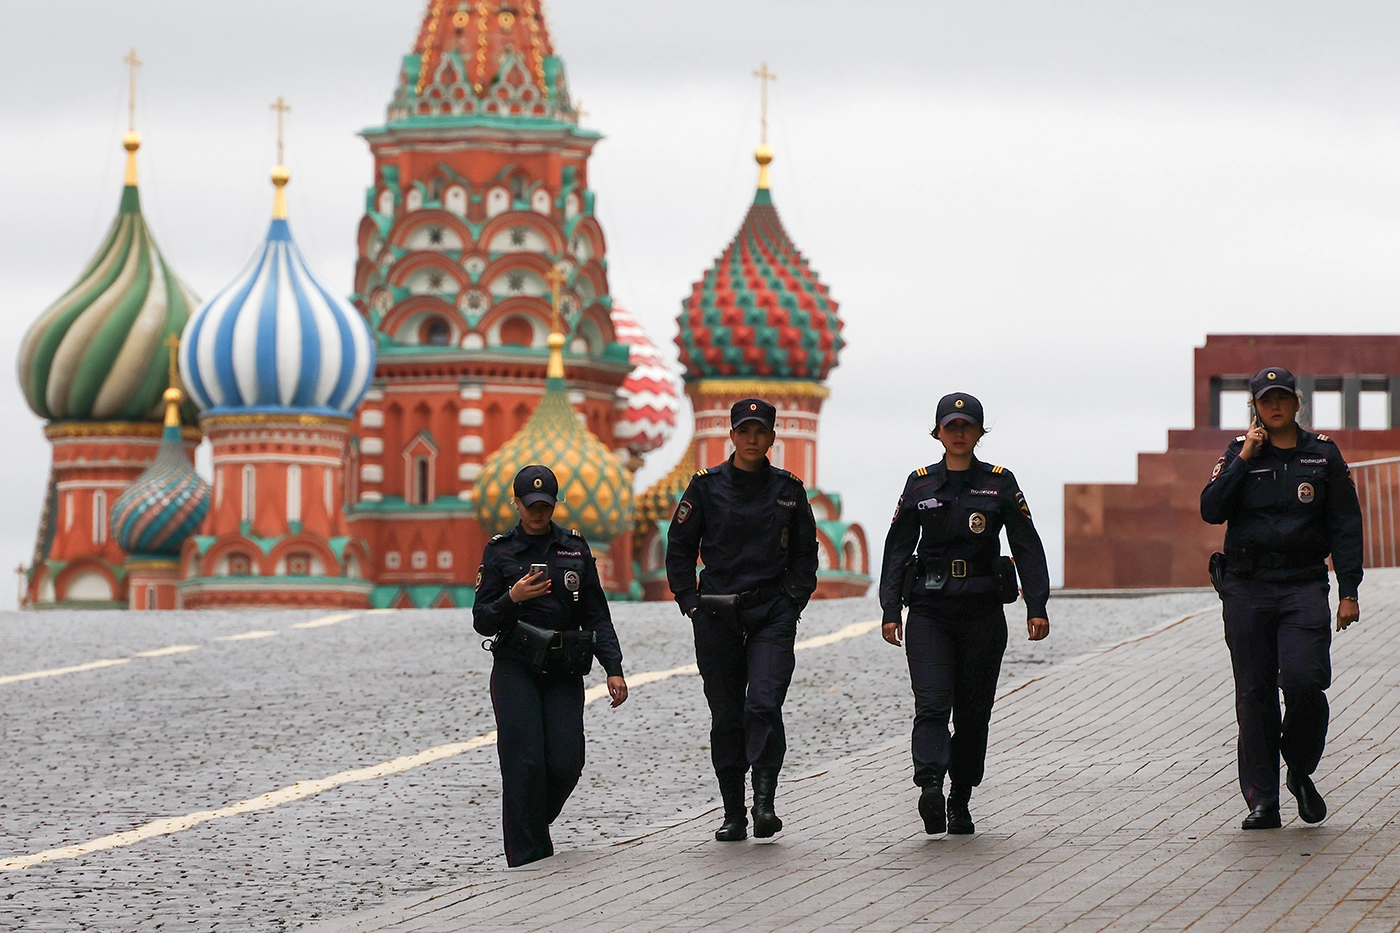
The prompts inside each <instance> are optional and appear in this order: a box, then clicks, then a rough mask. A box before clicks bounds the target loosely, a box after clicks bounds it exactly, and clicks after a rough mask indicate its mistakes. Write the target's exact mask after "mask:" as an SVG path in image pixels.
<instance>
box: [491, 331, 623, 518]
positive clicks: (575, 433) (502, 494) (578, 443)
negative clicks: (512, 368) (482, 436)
mask: <svg viewBox="0 0 1400 933" xmlns="http://www.w3.org/2000/svg"><path fill="white" fill-rule="evenodd" d="M563 346H564V336H563V334H560V333H559V332H558V331H557V330H556V331H555V332H554V333H553V334H550V335H549V350H550V353H549V371H548V378H547V379H546V380H545V392H544V397H543V398H541V399H540V404H539V407H538V408H536V409H535V413H534V414H533V415H531V416H530V420H529V421H527V422H525V426H524V427H522V428H521V429H520V430H519V431H518V432H516V434H515V436H514V437H512V438H511V439H510V440H508V441H506V443H505V444H504V445H502V446H501V447H500V448H499V449H498V450H496V452H495V453H493V454H491V456H489V457H487V458H486V462H485V463H484V464H482V467H481V475H480V476H479V477H478V478H477V481H476V520H477V521H478V522H479V523H480V524H481V527H482V528H483V529H485V530H486V532H487V533H488V534H501V533H503V532H506V531H509V530H510V529H511V528H513V527H515V523H516V521H517V520H518V516H517V515H516V512H515V506H514V503H513V502H512V501H511V500H512V498H513V496H514V492H513V490H512V484H513V483H514V481H515V474H516V473H518V472H520V470H521V469H522V468H523V467H526V466H529V465H530V464H532V463H542V464H544V465H545V466H547V467H549V468H550V469H551V470H553V471H554V475H555V476H556V477H558V479H559V505H558V506H557V507H555V510H554V521H555V522H556V523H557V524H559V525H562V526H564V527H566V528H577V529H578V530H579V531H580V532H582V533H583V536H584V537H585V538H586V539H588V540H589V541H591V542H594V543H597V544H606V543H608V542H610V541H612V540H613V539H614V538H616V537H617V536H618V535H620V534H622V533H623V532H625V531H627V530H629V529H630V528H631V527H632V474H631V473H629V472H627V470H626V468H625V467H624V466H623V465H622V464H621V463H620V462H619V461H618V459H617V457H615V456H614V455H613V453H612V451H610V450H608V448H607V445H605V444H604V443H603V442H602V441H600V440H598V438H597V437H595V436H593V434H592V433H591V432H590V431H589V430H588V429H587V428H585V427H584V426H583V425H582V424H581V423H580V422H579V419H578V415H576V414H575V413H574V407H573V405H571V404H569V395H568V392H567V390H566V389H565V386H564V357H563V353H562V349H563Z"/></svg>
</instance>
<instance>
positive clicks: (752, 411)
mask: <svg viewBox="0 0 1400 933" xmlns="http://www.w3.org/2000/svg"><path fill="white" fill-rule="evenodd" d="M777 420H778V409H776V408H774V407H773V406H772V405H769V404H768V403H767V402H765V401H764V400H763V399H761V398H744V399H740V400H739V401H737V402H735V403H734V407H732V408H730V409H729V426H730V427H731V428H737V427H738V426H739V425H741V424H743V423H744V422H745V421H758V422H760V423H762V425H763V426H764V427H765V428H767V429H768V430H770V431H771V430H773V425H774V424H775V423H777Z"/></svg>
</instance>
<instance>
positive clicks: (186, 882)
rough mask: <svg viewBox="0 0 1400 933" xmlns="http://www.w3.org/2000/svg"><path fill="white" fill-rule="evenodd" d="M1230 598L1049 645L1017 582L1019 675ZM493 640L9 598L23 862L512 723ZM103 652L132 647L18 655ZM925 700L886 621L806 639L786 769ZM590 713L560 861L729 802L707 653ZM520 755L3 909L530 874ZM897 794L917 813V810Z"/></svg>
mask: <svg viewBox="0 0 1400 933" xmlns="http://www.w3.org/2000/svg"><path fill="white" fill-rule="evenodd" d="M1210 598H1213V597H1208V595H1207V594H1202V593H1199V592H1192V593H1181V594H1172V595H1162V596H1153V597H1146V598H1139V599H1056V600H1054V601H1053V602H1052V603H1051V613H1050V614H1051V618H1052V624H1053V625H1054V630H1053V633H1052V635H1051V638H1050V639H1049V641H1048V642H1044V643H1041V644H1039V645H1031V644H1028V643H1027V642H1026V641H1025V640H1024V629H1023V628H1021V627H1020V620H1021V619H1023V618H1024V609H1023V608H1022V607H1020V606H1012V607H1008V618H1009V619H1010V620H1011V623H1012V633H1013V637H1012V639H1011V647H1010V649H1009V650H1008V653H1007V660H1006V664H1005V667H1004V669H1003V683H1004V684H1011V683H1016V682H1024V681H1026V680H1028V679H1029V678H1031V677H1034V676H1037V675H1038V674H1041V673H1043V672H1044V671H1045V670H1047V669H1048V668H1049V666H1050V665H1052V664H1055V663H1058V662H1063V661H1065V660H1068V659H1071V658H1073V657H1075V656H1077V655H1080V654H1082V653H1084V652H1086V651H1088V650H1090V649H1091V648H1093V646H1095V645H1098V644H1102V643H1104V642H1109V641H1114V640H1118V639H1121V638H1124V637H1127V636H1131V635H1133V634H1135V633H1138V632H1141V631H1145V630H1146V629H1148V628H1150V627H1152V626H1154V625H1157V624H1160V623H1161V622H1163V621H1164V620H1168V619H1170V618H1179V617H1180V616H1181V615H1183V614H1185V613H1187V612H1190V611H1192V610H1195V609H1198V608H1200V607H1202V606H1203V605H1206V604H1208V602H1209V599H1210ZM615 617H616V620H617V626H618V630H619V633H620V635H621V638H622V642H623V645H624V648H625V650H626V653H627V670H628V673H629V675H633V676H635V675H637V674H639V673H641V672H645V671H651V670H659V669H667V668H673V667H676V666H679V665H684V664H688V663H690V662H692V661H693V659H694V656H693V651H692V647H691V642H690V634H689V629H688V624H687V623H686V622H685V620H683V619H682V618H681V617H680V615H679V614H678V613H677V612H676V611H675V608H674V607H673V606H670V605H655V604H649V605H619V606H617V607H615ZM876 618H878V608H877V606H876V605H875V603H874V601H873V600H841V601H834V602H825V603H814V604H813V605H812V606H811V607H810V608H809V611H808V613H807V618H806V619H805V620H804V623H803V625H802V630H801V633H800V635H799V637H803V638H809V637H812V636H817V635H823V634H828V633H832V632H835V631H837V630H839V629H841V628H843V627H844V626H846V625H848V624H850V623H852V622H858V621H864V620H873V619H876ZM308 626H309V627H308ZM1018 633H1019V634H1018ZM240 636H241V637H240ZM479 642H480V639H478V638H477V637H476V636H475V635H474V634H472V633H471V632H470V627H469V621H468V615H467V613H464V612H450V611H424V612H396V613H379V614H376V613H360V614H353V615H350V614H343V613H336V614H333V615H329V616H328V615H326V614H324V613H307V612H295V613H293V612H283V613H272V612H242V613H232V612H207V613H159V614H141V613H123V612H111V613H96V612H87V613H68V614H63V613H24V614H20V613H7V614H0V748H3V754H0V788H3V790H0V863H3V862H4V861H5V860H6V859H7V858H10V857H15V856H25V855H29V854H33V853H36V852H40V851H42V850H46V849H50V848H54V847H62V846H69V845H72V844H75V843H83V842H86V841H88V840H91V839H94V838H97V837H102V836H106V835H108V834H111V833H117V832H124V831H128V830H131V829H133V828H134V827H137V826H141V825H142V824H145V823H147V822H149V821H151V820H156V819H160V818H164V817H178V816H181V815H184V814H189V813H192V812H197V811H203V810H209V809H213V808H218V807H224V806H227V805H229V804H231V803H234V802H236V801H240V800H244V799H247V798H249V797H256V796H257V795H260V794H265V793H267V792H269V791H274V790H277V789H279V788H285V787H287V786H289V785H291V784H293V783H294V782H297V781H304V780H313V779H318V778H324V777H326V776H328V775H332V774H335V773H337V772H341V771H343V770H345V769H347V768H358V767H362V766H365V765H372V764H374V763H377V762H383V761H388V760H390V759H393V758H396V757H398V756H401V755H406V754H412V753H415V752H418V751H421V750H423V749H428V748H432V747H435V746H440V745H442V744H444V743H452V742H463V741H466V740H468V739H471V738H473V737H475V736H479V735H482V734H485V733H488V732H490V730H491V729H492V728H493V727H494V721H493V717H492V715H491V710H490V704H489V698H488V696H487V690H486V675H487V672H488V670H489V656H488V655H487V654H486V653H485V652H483V651H481V650H480V648H479ZM163 649H168V653H162V650H163ZM176 649H179V650H176ZM139 654H146V655H148V656H146V657H141V656H138V655H139ZM149 655H154V656H149ZM97 661H106V662H113V663H109V664H108V666H104V667H99V668H93V669H89V670H83V671H78V672H74V673H67V674H57V675H54V676H44V677H37V678H33V679H26V680H15V679H13V678H14V677H15V676H16V675H24V674H27V673H32V672H36V671H46V670H47V671H52V670H54V669H63V668H68V667H72V666H77V665H81V664H85V663H90V662H97ZM593 679H594V680H597V679H600V678H599V677H597V676H595V678H593ZM911 713H912V699H911V698H910V695H909V688H908V680H907V674H906V672H905V668H904V663H903V656H902V654H901V653H900V652H899V651H897V650H895V649H893V648H891V647H889V646H887V645H885V644H884V643H883V642H881V641H880V640H879V637H878V634H876V633H875V632H870V633H868V634H866V635H863V636H861V637H859V638H853V639H849V640H845V641H841V642H838V643H835V644H831V645H829V646H826V647H821V648H816V649H813V650H809V651H804V652H803V653H802V654H801V655H800V656H799V661H798V668H797V675H796V677H795V679H794V682H793V687H792V690H791V692H790V694H789V700H788V704H787V722H788V730H789V742H790V745H791V751H790V753H789V759H788V766H787V768H786V770H785V774H787V775H794V776H796V775H801V774H804V773H810V772H812V771H815V770H820V769H822V768H824V767H828V766H829V765H830V763H831V762H833V761H836V760H838V759H850V756H852V755H856V754H857V753H860V752H862V751H864V750H867V749H869V748H871V747H872V746H877V745H881V744H889V743H891V742H896V741H897V742H901V743H902V741H903V739H904V737H905V736H906V735H907V732H908V727H909V717H910V715H911ZM586 719H587V728H588V734H589V764H588V767H587V769H586V771H585V774H584V779H583V781H582V782H581V784H580V786H579V788H578V790H577V791H576V792H575V794H574V796H573V798H572V799H571V800H570V803H569V805H568V807H567V808H566V809H565V812H564V815H563V816H562V817H561V819H560V821H559V822H558V823H556V825H555V827H554V837H555V840H556V845H557V847H558V848H559V849H560V850H561V851H565V852H569V851H570V850H572V854H571V855H565V856H564V857H562V858H560V859H555V860H553V861H552V862H551V864H555V863H557V864H558V865H564V866H566V865H572V864H576V863H575V862H573V861H571V859H577V858H585V859H589V858H594V857H596V855H597V853H598V852H600V851H608V852H614V851H617V852H620V853H622V854H623V856H624V857H625V858H627V859H632V858H634V857H637V856H636V853H645V852H647V851H650V849H649V848H648V847H649V846H651V845H653V843H645V844H643V845H642V846H639V847H637V848H636V849H621V850H613V849H604V850H600V849H598V848H596V847H597V846H598V845H599V844H600V843H609V842H613V841H617V840H622V839H626V838H630V837H634V836H636V835H638V834H639V833H641V832H644V831H645V830H646V828H647V827H651V826H654V825H657V824H659V823H666V822H675V821H676V820H677V819H678V818H680V817H681V816H683V815H685V814H687V813H689V812H691V811H693V810H695V809H696V808H697V807H708V806H710V805H712V801H713V798H714V796H715V791H714V785H713V777H712V775H711V774H710V773H709V761H708V749H707V747H706V742H707V732H708V719H707V713H706V712H705V709H704V700H703V697H702V696H701V693H700V689H699V683H698V680H697V679H696V678H694V677H690V676H680V677H675V678H673V679H670V680H667V681H664V682H660V683H653V684H648V685H645V686H641V687H640V688H638V689H636V690H635V691H634V693H633V696H632V698H631V699H630V700H629V702H628V703H627V704H626V705H625V706H623V707H621V708H620V709H618V710H610V709H607V708H606V704H603V703H598V704H594V705H593V706H591V707H589V709H588V712H587V714H586ZM998 730H999V731H1002V732H1005V731H1006V728H1005V725H1004V724H1003V725H1000V726H998ZM994 735H996V733H995V732H994ZM901 747H902V746H901ZM905 757H906V756H904V755H903V754H902V752H901V753H899V754H891V755H889V756H886V758H887V759H888V760H886V759H881V761H882V762H883V763H882V764H881V766H880V767H881V768H882V769H883V770H881V772H880V776H879V778H878V783H879V786H880V788H881V794H884V795H887V796H889V798H890V799H891V800H892V801H893V800H895V799H899V800H901V801H903V803H907V802H908V801H907V800H906V799H905V798H907V797H908V794H909V793H910V790H909V787H910V785H909V766H908V764H907V762H906V761H905ZM839 767H840V768H846V767H848V765H846V764H842V765H840V766H839ZM998 770H999V771H1000V770H1003V769H1001V768H1000V767H999V768H998ZM829 773H832V774H834V773H836V772H835V771H832V772H829ZM498 778H499V773H498V771H497V765H496V755H495V752H494V749H492V748H490V747H485V748H481V749H478V750H474V751H467V752H464V753H462V754H458V755H455V756H453V757H449V758H445V759H443V760H440V761H437V762H435V763H432V764H429V765H426V766H423V767H417V768H413V769H411V770H407V771H404V772H402V773H399V774H394V775H392V776H389V777H384V778H380V779H376V780H368V781H362V782H360V783H353V784H346V785H343V786H340V787H337V788H335V789H334V790H330V791H327V792H325V793H322V794H319V795H317V796H314V797H309V798H307V799H302V800H298V801H295V802H291V803H286V804H284V805H282V806H277V807H273V808H270V809H264V810H261V811H258V812H252V813H248V814H245V815H241V816H235V817H230V818H227V819H221V820H217V821H213V822H208V823H204V824H203V825H198V826H195V827H193V828H191V829H189V830H187V831H184V832H177V833H174V834H171V835H163V836H158V837H156V838H151V839H147V840H144V841H141V842H138V843H135V844H133V845H128V846H122V847H118V848H113V849H109V850H106V851H101V852H94V853H91V854H88V855H84V856H82V857H81V858H74V859H63V860H59V861H52V862H48V863H46V864H42V865H37V866H35V867H31V868H26V869H24V870H20V871H6V872H0V930H10V929H24V930H101V931H107V930H177V929H178V930H240V931H245V930H246V931H263V930H285V929H295V928H297V927H299V926H302V925H303V924H307V923H308V922H309V921H313V920H316V919H318V918H329V917H335V916H342V915H355V913H356V912H357V911H358V912H361V913H363V912H367V911H369V910H371V909H373V908H375V907H378V906H380V905H381V904H385V903H390V904H393V903H399V902H400V901H401V899H403V898H404V897H405V896H409V895H413V894H415V892H427V891H433V890H444V889H448V890H450V889H452V888H454V887H460V886H461V884H462V883H463V882H464V881H466V880H469V879H475V878H478V877H497V876H498V870H500V871H499V877H501V878H506V879H508V878H512V877H514V875H511V874H507V873H505V872H504V871H503V866H504V860H503V859H502V858H501V857H500V854H499V853H500V839H499V812H500V811H499V807H500V800H499V792H498V788H497V784H498ZM862 780H865V779H864V778H862ZM806 784H808V785H810V786H816V785H814V784H811V783H810V781H809V782H806ZM872 786H874V785H872ZM802 787H804V783H802V782H799V783H791V784H787V785H785V794H784V802H785V804H786V805H787V806H788V808H789V811H790V812H792V813H794V814H800V813H801V812H803V811H801V810H799V809H798V808H799V806H805V805H799V803H798V797H799V795H800V794H802V793H804V792H803V791H800V790H799V789H800V788H802ZM903 803H901V806H903ZM904 809H907V807H905V808H904ZM891 819H894V822H895V823H897V824H899V826H900V829H899V833H904V834H905V835H907V833H906V832H905V831H906V830H907V829H908V827H907V826H905V825H903V824H906V823H908V819H907V814H904V813H902V811H901V812H899V814H898V817H897V818H895V817H894V816H892V817H891ZM804 820H805V821H806V822H808V823H809V824H814V821H813V820H812V819H811V818H810V817H806V818H804V817H803V816H801V815H797V823H796V824H795V826H794V831H793V832H792V833H789V834H788V838H787V839H786V840H784V843H783V845H784V847H786V848H785V849H784V850H783V851H786V850H787V848H791V846H792V843H793V842H794V841H795V840H798V839H805V838H808V837H807V834H806V832H805V831H802V830H799V829H798V827H800V826H801V825H802V823H803V822H804ZM695 832H696V830H695V828H693V827H692V828H691V829H690V830H686V831H684V832H681V835H680V836H678V837H676V838H678V839H680V840H682V841H684V840H685V839H686V838H687V835H688V836H689V837H694V835H695ZM700 835H701V836H702V837H703V836H704V835H705V832H703V831H701V832H700ZM668 838H669V837H668ZM668 845H670V843H668ZM768 848H770V849H771V850H772V851H773V852H775V853H776V852H778V851H779V849H777V848H773V847H768ZM697 851H701V852H703V850H697ZM765 851H767V849H765ZM668 854H669V852H668ZM692 861H693V860H692ZM482 871H485V872H487V875H485V876H481V875H479V874H478V873H479V872H482ZM532 877H535V878H538V877H540V876H539V875H534V876H532ZM419 897H420V899H421V895H419Z"/></svg>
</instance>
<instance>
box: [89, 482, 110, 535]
mask: <svg viewBox="0 0 1400 933" xmlns="http://www.w3.org/2000/svg"><path fill="white" fill-rule="evenodd" d="M106 541H107V493H106V492H104V491H103V490H101V489H99V490H97V491H96V492H94V493H93V494H92V543H93V544H105V543H106Z"/></svg>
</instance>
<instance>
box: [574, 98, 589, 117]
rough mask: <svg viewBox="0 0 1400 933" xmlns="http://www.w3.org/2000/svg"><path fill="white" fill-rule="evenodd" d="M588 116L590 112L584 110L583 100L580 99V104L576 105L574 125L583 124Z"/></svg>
mask: <svg viewBox="0 0 1400 933" xmlns="http://www.w3.org/2000/svg"><path fill="white" fill-rule="evenodd" d="M588 115H589V114H588V111H587V110H584V109H583V98H582V97H580V98H579V99H578V103H577V104H575V105H574V123H575V124H582V123H583V121H584V119H585V118H586V117H587V116H588Z"/></svg>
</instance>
